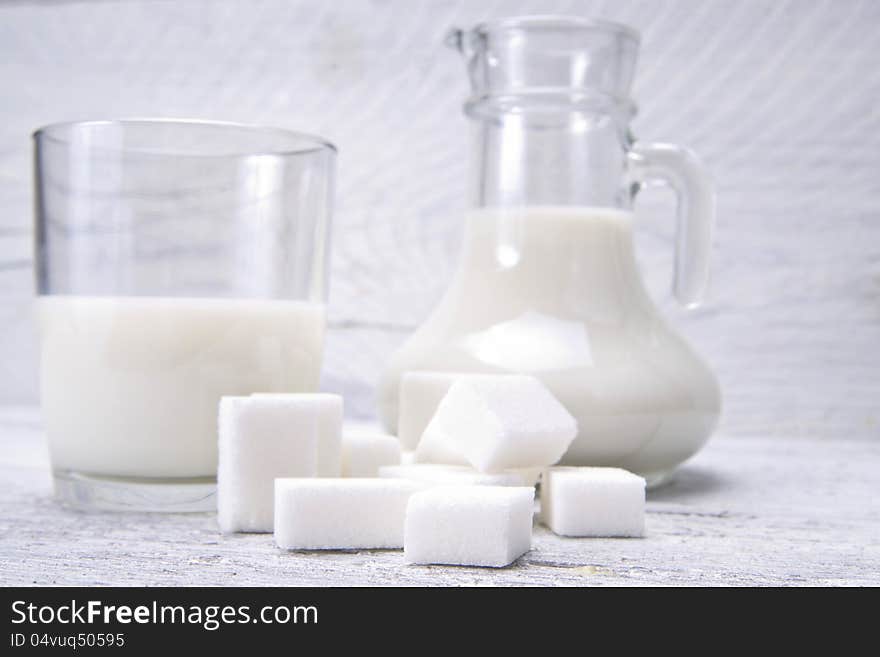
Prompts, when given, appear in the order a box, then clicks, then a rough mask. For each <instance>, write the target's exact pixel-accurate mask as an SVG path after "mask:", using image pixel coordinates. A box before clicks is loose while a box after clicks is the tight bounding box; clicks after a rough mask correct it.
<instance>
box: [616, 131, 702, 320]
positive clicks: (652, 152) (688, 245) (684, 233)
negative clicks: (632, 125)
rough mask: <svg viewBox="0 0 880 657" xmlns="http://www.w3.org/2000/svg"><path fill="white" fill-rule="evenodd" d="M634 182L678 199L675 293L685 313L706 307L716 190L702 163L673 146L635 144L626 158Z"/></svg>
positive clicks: (691, 152) (683, 149) (687, 152)
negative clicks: (660, 187) (660, 186)
mask: <svg viewBox="0 0 880 657" xmlns="http://www.w3.org/2000/svg"><path fill="white" fill-rule="evenodd" d="M628 160H629V171H630V177H631V179H632V181H633V182H634V183H637V184H638V185H639V186H641V185H645V184H649V183H655V182H660V183H666V184H668V185H669V186H670V187H672V189H673V190H674V191H675V194H676V196H677V198H678V221H677V226H676V239H675V242H676V245H675V270H674V274H673V280H672V291H673V294H674V295H675V297H676V299H678V301H679V302H680V303H681V304H682V305H683V306H684V307H685V308H694V307H696V306H698V305H700V303H701V302H702V301H703V299H704V297H705V294H706V288H707V286H708V283H709V256H710V252H711V250H712V230H713V227H714V224H715V185H714V183H713V181H712V178H711V176H710V175H709V172H708V171H707V170H706V168H705V167H704V166H703V164H702V162H700V160H699V158H697V156H696V155H695V154H694V153H693V151H690V150H688V149H686V148H682V147H681V146H676V145H674V144H661V143H656V144H650V143H644V142H635V143H634V144H632V146H631V148H630V150H629V152H628Z"/></svg>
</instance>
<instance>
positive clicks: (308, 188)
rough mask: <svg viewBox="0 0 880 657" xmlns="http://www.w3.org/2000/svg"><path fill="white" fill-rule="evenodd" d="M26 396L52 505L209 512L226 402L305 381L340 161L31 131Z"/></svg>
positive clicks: (256, 144) (313, 365) (279, 137)
mask: <svg viewBox="0 0 880 657" xmlns="http://www.w3.org/2000/svg"><path fill="white" fill-rule="evenodd" d="M34 145H35V223H36V226H35V241H36V243H35V266H36V278H37V292H38V297H37V301H36V317H37V323H38V328H39V334H40V357H41V365H40V391H41V402H42V408H43V416H44V423H45V428H46V434H47V438H48V444H49V454H50V460H51V464H52V474H53V479H54V485H55V491H56V495H57V496H58V497H59V498H60V499H61V500H62V501H63V502H65V503H68V504H71V505H74V506H78V507H84V508H99V509H137V510H147V511H157V510H158V511H203V510H210V509H212V508H213V507H214V504H215V501H214V493H215V488H216V472H217V405H218V401H219V399H220V397H221V396H222V395H247V394H251V393H256V392H307V391H314V390H316V388H317V386H318V379H319V374H320V367H321V356H322V349H323V339H324V326H325V301H326V296H327V286H328V273H329V269H328V264H329V255H330V240H329V235H330V232H329V228H330V222H331V214H332V199H333V183H334V172H335V158H336V149H335V148H334V146H333V145H332V144H330V143H329V142H327V141H326V140H324V139H322V138H320V137H315V136H310V135H305V134H298V133H294V132H289V131H285V130H278V129H272V128H265V127H257V126H248V125H239V124H231V123H212V122H200V121H184V120H140V119H138V120H112V121H87V122H76V123H64V124H58V125H51V126H48V127H44V128H41V129H40V130H38V131H37V132H36V133H35V134H34Z"/></svg>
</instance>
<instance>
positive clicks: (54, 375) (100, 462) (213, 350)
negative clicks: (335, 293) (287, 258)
mask: <svg viewBox="0 0 880 657" xmlns="http://www.w3.org/2000/svg"><path fill="white" fill-rule="evenodd" d="M37 317H38V321H39V326H40V333H41V352H42V353H41V356H42V360H41V392H42V405H43V415H44V421H45V425H46V431H47V434H48V439H49V448H50V455H51V460H52V466H53V469H55V470H56V471H59V470H62V471H63V470H69V471H75V472H80V473H86V474H95V475H115V476H127V477H165V478H169V477H178V478H190V477H213V476H215V474H216V472H217V405H218V401H219V399H220V397H221V395H246V394H250V393H253V392H283V391H313V390H316V389H317V386H318V377H319V373H320V366H321V351H322V345H323V337H324V324H325V309H324V306H323V305H318V304H309V303H304V302H294V301H269V300H227V299H172V298H149V297H142V298H141V297H124V298H118V297H80V296H46V297H40V298H39V300H38V301H37Z"/></svg>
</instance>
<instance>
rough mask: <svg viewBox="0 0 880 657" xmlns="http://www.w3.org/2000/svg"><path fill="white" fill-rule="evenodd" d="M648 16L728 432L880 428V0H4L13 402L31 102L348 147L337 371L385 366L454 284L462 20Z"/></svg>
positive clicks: (875, 432)
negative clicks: (706, 225)
mask: <svg viewBox="0 0 880 657" xmlns="http://www.w3.org/2000/svg"><path fill="white" fill-rule="evenodd" d="M535 12H543V13H565V14H578V15H586V16H590V15H592V16H601V17H605V18H610V19H615V20H620V21H623V22H626V23H629V24H631V25H633V26H635V27H637V28H639V29H640V30H641V31H642V33H643V50H642V57H641V63H640V66H639V70H638V75H637V79H636V83H635V91H634V93H635V97H636V99H637V100H638V101H639V104H640V107H641V111H640V114H639V116H638V118H637V119H636V121H635V124H634V128H635V131H636V133H637V134H638V135H639V136H640V137H642V138H645V139H649V140H666V141H673V142H678V143H682V144H686V145H689V146H691V147H693V148H694V149H695V150H696V151H697V152H698V153H699V154H700V155H701V156H702V158H703V159H704V160H705V161H706V163H707V164H708V165H709V167H710V168H711V170H712V171H713V172H714V175H715V178H716V181H717V184H718V199H719V203H718V227H717V232H716V248H715V258H714V284H713V292H712V298H711V299H710V302H709V304H708V305H707V306H706V307H705V308H704V309H703V310H700V311H698V312H696V313H691V314H684V313H682V312H680V311H679V310H678V309H677V308H676V307H675V306H674V305H673V304H672V303H671V302H670V297H669V294H668V293H667V291H666V290H667V288H668V280H669V276H670V272H671V267H672V265H671V263H672V255H671V254H672V243H673V241H672V234H673V225H672V224H673V222H672V220H671V211H672V200H671V198H670V195H669V194H668V192H666V191H665V190H649V191H647V192H645V193H644V194H643V195H642V199H641V202H640V204H639V207H638V226H637V229H638V245H637V246H638V250H639V256H640V259H641V264H642V267H643V270H644V273H645V277H646V279H647V281H648V284H649V288H650V289H651V291H652V292H653V293H654V295H655V297H656V298H657V299H658V301H659V303H660V304H661V306H662V308H663V310H664V311H665V312H666V313H667V314H669V315H670V316H671V318H672V320H673V321H674V322H675V323H676V324H677V325H678V326H680V327H681V329H682V330H683V331H684V332H685V333H686V334H687V336H688V337H689V338H690V339H691V340H692V341H693V342H694V343H695V344H696V346H697V347H698V348H699V350H700V351H701V352H702V353H703V354H704V355H705V356H706V357H707V358H708V359H709V360H710V362H711V363H712V364H713V365H714V367H715V368H716V370H717V372H718V374H719V376H720V379H721V382H722V386H723V390H724V396H725V412H724V416H723V419H722V423H721V427H720V432H721V433H723V434H724V435H729V436H734V435H736V436H756V437H762V438H765V437H766V438H769V437H774V436H780V435H784V436H789V437H804V438H811V439H815V440H831V438H829V437H831V436H834V437H839V438H852V439H864V440H875V441H876V440H878V439H880V413H878V403H877V400H878V399H880V376H878V372H880V350H878V349H877V348H876V345H877V342H878V338H880V211H878V203H877V198H878V196H880V176H878V172H880V165H878V156H877V153H878V152H880V129H878V128H880V116H878V113H877V98H880V67H878V66H876V48H875V44H876V43H877V42H878V39H880V3H877V2H874V1H873V0H863V1H859V0H842V1H835V2H831V1H828V0H826V1H822V0H791V1H787V2H785V1H776V0H754V1H750V2H731V1H729V0H707V1H706V2H688V1H675V0H668V1H665V2H657V1H649V0H621V1H617V2H603V1H601V0H583V1H580V0H575V1H569V2H566V1H563V0H509V1H505V2H498V3H476V2H456V1H453V0H432V1H430V2H429V1H427V0H420V1H416V2H410V1H408V0H406V1H405V0H385V1H378V0H377V1H373V2H370V1H367V0H359V1H358V0H350V1H346V2H335V3H323V2H309V1H307V0H291V1H288V0H260V1H254V2H243V1H235V0H212V1H201V0H191V1H188V2H149V1H142V0H131V1H127V2H115V3H108V2H88V1H80V2H69V3H65V2H53V3H39V2H33V3H29V2H18V3H12V4H6V5H2V6H0V84H2V87H3V89H4V102H3V103H0V208H2V209H3V212H2V214H0V400H6V401H13V402H14V401H18V402H29V401H33V400H34V399H35V397H36V382H35V379H36V377H35V367H34V363H35V360H36V355H35V354H36V349H35V339H34V335H33V330H32V327H31V324H30V318H29V316H28V307H29V298H30V295H31V293H32V284H31V272H30V268H31V247H30V241H31V238H30V228H29V226H30V214H31V211H30V179H29V178H30V152H29V144H28V134H29V133H30V132H31V131H32V130H33V129H34V128H35V127H37V126H38V125H41V124H44V123H49V122H54V121H60V120H69V119H79V118H94V117H108V116H132V115H141V116H143V115H161V116H193V117H203V118H210V119H229V120H240V121H249V122H261V123H269V124H277V125H279V126H284V127H290V128H297V129H304V130H308V131H313V132H318V133H321V134H324V135H326V136H328V137H329V138H331V139H332V140H333V141H335V142H336V143H337V144H338V145H339V146H340V149H341V150H340V159H339V190H338V198H339V203H338V212H337V215H336V225H335V234H334V253H333V285H332V293H331V319H332V328H331V332H330V336H329V340H328V348H327V359H326V367H325V377H324V387H325V388H327V389H330V390H336V391H344V392H346V393H350V395H349V396H350V398H351V400H350V403H349V404H348V412H349V414H350V415H352V416H356V417H369V416H371V415H372V414H373V413H374V412H375V408H374V404H373V399H372V387H373V385H374V383H375V381H376V380H377V377H378V375H379V372H380V371H381V369H382V367H383V366H384V364H385V363H386V362H387V359H388V357H389V355H390V354H391V352H392V351H393V350H394V348H395V347H396V346H397V345H399V344H400V342H401V341H402V340H403V339H404V338H405V336H406V334H407V333H408V332H409V331H411V330H412V328H413V327H415V326H416V325H417V324H418V323H419V322H420V321H421V320H422V319H423V318H424V317H425V316H426V314H427V313H428V312H429V310H430V309H431V307H432V306H433V305H434V303H435V302H436V301H437V299H438V297H439V295H440V294H441V292H442V290H443V288H444V286H445V284H446V282H447V280H448V279H449V276H450V273H451V271H452V267H453V265H454V256H455V252H456V249H457V245H458V240H459V237H460V228H461V221H460V217H461V211H462V209H463V208H464V205H465V190H466V179H465V176H466V172H467V167H466V166H465V158H466V153H467V144H466V138H467V131H466V129H465V123H466V122H465V119H464V118H463V117H462V115H461V112H460V105H461V102H462V100H463V99H464V97H465V95H466V93H467V88H466V80H465V75H464V70H463V66H462V64H461V62H460V61H459V60H458V58H457V57H456V55H455V54H454V53H452V52H450V51H448V50H446V49H445V48H443V47H442V45H441V42H442V36H443V34H444V32H445V30H446V29H447V28H448V27H449V26H451V25H463V26H467V25H471V24H473V23H475V22H476V21H479V20H481V19H484V18H487V17H498V16H503V15H513V14H522V13H535Z"/></svg>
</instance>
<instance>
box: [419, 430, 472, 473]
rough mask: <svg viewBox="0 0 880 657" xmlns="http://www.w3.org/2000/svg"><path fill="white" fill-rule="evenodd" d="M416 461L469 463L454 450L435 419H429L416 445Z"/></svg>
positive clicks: (454, 463)
mask: <svg viewBox="0 0 880 657" xmlns="http://www.w3.org/2000/svg"><path fill="white" fill-rule="evenodd" d="M415 460H416V463H441V464H445V465H470V464H469V463H468V460H467V459H466V458H465V457H464V456H462V455H461V454H460V453H459V452H457V451H456V450H455V448H454V447H453V446H452V443H451V442H450V441H449V440H448V439H447V438H446V435H445V434H444V433H443V432H442V431H441V430H440V425H439V423H438V422H437V421H436V420H431V421H430V422H429V423H428V426H427V427H425V431H424V432H423V433H422V438H421V440H419V444H418V446H417V447H416V453H415Z"/></svg>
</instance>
